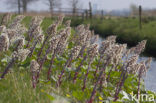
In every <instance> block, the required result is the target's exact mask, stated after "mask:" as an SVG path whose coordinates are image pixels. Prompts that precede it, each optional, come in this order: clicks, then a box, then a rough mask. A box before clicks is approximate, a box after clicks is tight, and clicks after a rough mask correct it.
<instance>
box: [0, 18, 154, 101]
mask: <svg viewBox="0 0 156 103" xmlns="http://www.w3.org/2000/svg"><path fill="white" fill-rule="evenodd" d="M104 24H105V23H104ZM70 25H72V22H71V21H70V20H67V18H65V19H64V16H63V15H61V16H59V17H57V18H53V19H51V18H46V17H38V16H34V17H31V16H23V15H13V16H11V19H10V20H9V22H8V23H7V25H1V26H0V28H1V29H0V30H1V31H0V32H1V35H0V103H106V102H108V103H123V102H127V103H135V102H137V101H138V102H139V101H141V99H140V94H147V95H148V94H150V95H154V96H153V97H150V98H149V99H150V100H153V101H155V93H154V92H152V91H148V90H146V89H145V87H144V81H143V77H144V76H146V72H147V71H148V70H149V67H150V63H151V61H152V59H151V58H148V59H147V60H144V61H141V62H138V57H139V55H140V54H141V53H142V52H143V51H144V50H145V46H146V42H147V43H148V41H146V40H142V41H140V42H138V43H136V44H137V45H136V46H134V47H132V48H128V47H127V44H118V43H116V36H108V37H107V38H105V40H104V41H103V42H102V43H101V44H98V38H99V36H98V35H95V33H94V31H92V30H90V26H89V25H86V24H85V23H84V24H81V25H78V26H73V25H72V27H71V26H70ZM99 25H100V24H99ZM108 26H111V25H108ZM91 28H92V26H91ZM97 29H98V28H97ZM99 29H100V27H99ZM95 31H96V30H95ZM132 92H133V93H134V94H136V95H137V97H136V98H135V100H132V95H131V93H132ZM125 95H126V96H127V97H129V98H124V96H125ZM141 102H142V103H147V101H141Z"/></svg>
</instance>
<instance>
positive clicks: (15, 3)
mask: <svg viewBox="0 0 156 103" xmlns="http://www.w3.org/2000/svg"><path fill="white" fill-rule="evenodd" d="M6 4H9V6H10V7H11V8H17V10H18V14H20V13H21V2H20V0H6Z"/></svg>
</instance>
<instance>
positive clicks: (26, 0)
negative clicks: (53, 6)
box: [21, 0, 38, 13]
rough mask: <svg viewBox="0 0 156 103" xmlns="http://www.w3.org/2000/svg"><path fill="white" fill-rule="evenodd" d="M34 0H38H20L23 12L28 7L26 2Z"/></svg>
mask: <svg viewBox="0 0 156 103" xmlns="http://www.w3.org/2000/svg"><path fill="white" fill-rule="evenodd" d="M35 1H38V0H21V5H22V9H23V12H24V13H26V12H27V9H28V4H30V3H32V2H35Z"/></svg>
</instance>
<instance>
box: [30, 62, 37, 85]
mask: <svg viewBox="0 0 156 103" xmlns="http://www.w3.org/2000/svg"><path fill="white" fill-rule="evenodd" d="M30 70H31V73H32V85H33V88H36V84H37V81H36V74H37V72H39V64H38V63H37V61H35V60H32V61H31V63H30Z"/></svg>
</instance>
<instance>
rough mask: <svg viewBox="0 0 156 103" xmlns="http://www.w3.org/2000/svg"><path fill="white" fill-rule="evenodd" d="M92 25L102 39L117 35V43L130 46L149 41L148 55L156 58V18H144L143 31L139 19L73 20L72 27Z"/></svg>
mask: <svg viewBox="0 0 156 103" xmlns="http://www.w3.org/2000/svg"><path fill="white" fill-rule="evenodd" d="M82 23H84V24H88V23H90V24H91V29H93V30H94V31H95V32H96V33H97V34H100V36H102V37H107V36H109V35H117V42H120V43H128V44H129V46H135V45H136V44H137V43H138V42H140V41H142V40H147V46H146V53H148V54H150V55H152V56H156V54H155V52H156V46H155V45H156V29H155V28H156V18H155V17H143V20H142V29H141V30H140V29H139V20H138V18H123V17H121V18H114V19H111V18H110V19H103V20H101V19H93V20H82V19H73V20H72V26H76V25H79V24H82Z"/></svg>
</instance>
